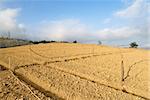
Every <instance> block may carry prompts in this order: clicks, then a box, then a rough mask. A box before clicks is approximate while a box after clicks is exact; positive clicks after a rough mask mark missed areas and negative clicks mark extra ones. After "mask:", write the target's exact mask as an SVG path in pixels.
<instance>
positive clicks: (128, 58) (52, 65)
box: [0, 43, 150, 100]
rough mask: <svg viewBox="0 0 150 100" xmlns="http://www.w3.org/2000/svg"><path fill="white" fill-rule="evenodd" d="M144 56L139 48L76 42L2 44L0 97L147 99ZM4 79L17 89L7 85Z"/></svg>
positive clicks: (146, 54) (148, 80)
mask: <svg viewBox="0 0 150 100" xmlns="http://www.w3.org/2000/svg"><path fill="white" fill-rule="evenodd" d="M149 54H150V51H148V50H142V49H132V48H117V47H109V46H104V45H93V44H78V43H77V44H73V43H48V44H37V45H26V46H19V47H13V48H3V49H0V66H1V70H2V71H0V80H3V81H0V82H1V83H0V99H2V100H14V99H15V98H17V99H19V98H22V99H23V98H29V99H32V100H39V99H40V100H148V99H150V94H149V93H150V76H149V73H150V70H149V66H150V58H149V56H150V55H149ZM8 77H9V78H8ZM6 82H7V83H9V84H10V83H13V84H11V85H9V88H13V87H17V88H13V89H9V88H8V87H7V86H5V85H4V84H5V83H6ZM21 85H23V86H21ZM15 91H19V93H20V94H19V93H18V92H15ZM9 97H11V98H9Z"/></svg>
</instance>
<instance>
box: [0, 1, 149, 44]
mask: <svg viewBox="0 0 150 100" xmlns="http://www.w3.org/2000/svg"><path fill="white" fill-rule="evenodd" d="M149 6H150V2H149V0H0V34H1V35H2V36H3V35H5V34H6V33H8V32H10V33H11V37H17V38H28V39H32V40H43V39H46V40H60V41H61V40H64V41H73V40H77V41H79V42H81V43H97V41H99V40H101V41H102V43H103V44H108V45H128V44H129V43H130V42H133V41H135V42H138V44H139V45H140V46H149V43H150V41H149V37H150V7H149Z"/></svg>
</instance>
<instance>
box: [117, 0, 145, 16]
mask: <svg viewBox="0 0 150 100" xmlns="http://www.w3.org/2000/svg"><path fill="white" fill-rule="evenodd" d="M147 12H148V9H147V2H146V0H135V1H134V2H133V4H131V5H130V6H129V7H127V8H126V9H123V10H120V11H117V12H116V13H115V15H116V16H119V17H122V18H136V17H143V16H145V15H146V14H147Z"/></svg>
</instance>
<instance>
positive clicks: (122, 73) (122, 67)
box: [121, 60, 124, 81]
mask: <svg viewBox="0 0 150 100" xmlns="http://www.w3.org/2000/svg"><path fill="white" fill-rule="evenodd" d="M121 81H124V64H123V60H122V61H121Z"/></svg>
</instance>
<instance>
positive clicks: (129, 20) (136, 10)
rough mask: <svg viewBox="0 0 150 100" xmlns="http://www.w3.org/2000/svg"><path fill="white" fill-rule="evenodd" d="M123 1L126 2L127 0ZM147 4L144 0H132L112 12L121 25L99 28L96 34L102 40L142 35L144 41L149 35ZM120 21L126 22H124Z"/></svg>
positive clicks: (149, 19)
mask: <svg viewBox="0 0 150 100" xmlns="http://www.w3.org/2000/svg"><path fill="white" fill-rule="evenodd" d="M125 1H126V3H127V0H125ZM148 4H149V3H148V2H146V1H145V0H134V2H133V3H132V4H131V5H129V6H128V7H127V8H125V9H122V10H120V11H117V12H115V13H114V15H115V18H116V19H118V20H117V21H119V22H120V23H121V24H122V26H118V27H115V28H109V27H108V28H105V29H101V30H99V31H97V32H96V35H97V36H98V37H100V38H101V39H104V40H110V39H127V38H130V37H134V38H137V37H142V38H143V41H145V39H148V35H150V31H148V30H149V28H148V27H150V16H148V14H150V11H149V8H148ZM147 19H148V20H147ZM112 20H113V19H112ZM122 22H126V24H125V23H122Z"/></svg>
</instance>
